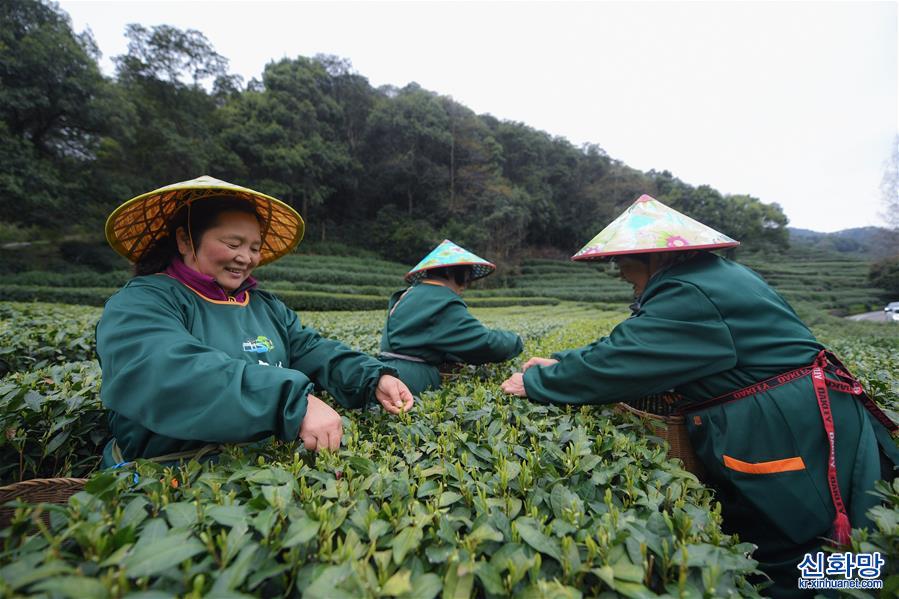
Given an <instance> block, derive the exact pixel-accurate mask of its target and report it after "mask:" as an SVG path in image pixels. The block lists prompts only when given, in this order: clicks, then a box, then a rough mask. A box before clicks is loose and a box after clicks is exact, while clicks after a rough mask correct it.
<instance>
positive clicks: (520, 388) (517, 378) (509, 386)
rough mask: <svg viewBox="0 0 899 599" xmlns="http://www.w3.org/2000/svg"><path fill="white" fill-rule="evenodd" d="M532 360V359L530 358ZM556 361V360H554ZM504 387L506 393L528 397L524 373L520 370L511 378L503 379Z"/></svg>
mask: <svg viewBox="0 0 899 599" xmlns="http://www.w3.org/2000/svg"><path fill="white" fill-rule="evenodd" d="M542 359H543V358H531V360H542ZM529 361H530V360H529ZM553 361H555V360H553ZM502 389H503V391H505V392H506V393H508V394H510V395H517V396H518V397H527V396H528V392H527V391H526V390H525V388H524V375H523V374H521V373H520V372H516V373H515V374H513V375H512V376H510V377H509V378H507V379H506V380H504V381H503V384H502Z"/></svg>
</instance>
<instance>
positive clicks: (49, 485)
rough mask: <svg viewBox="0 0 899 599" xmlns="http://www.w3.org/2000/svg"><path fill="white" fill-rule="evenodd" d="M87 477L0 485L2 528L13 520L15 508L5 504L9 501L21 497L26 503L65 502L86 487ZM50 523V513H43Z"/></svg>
mask: <svg viewBox="0 0 899 599" xmlns="http://www.w3.org/2000/svg"><path fill="white" fill-rule="evenodd" d="M86 482H87V479H86V478H34V479H31V480H23V481H22V482H19V483H14V484H12V485H7V486H5V487H0V528H6V527H7V526H9V523H10V522H11V521H12V517H13V514H14V513H15V508H13V507H9V506H4V505H3V504H5V503H6V502H8V501H14V500H16V499H21V500H22V501H24V502H26V503H58V504H65V503H67V502H68V501H69V497H71V496H72V495H74V494H75V493H77V492H79V491H81V490H82V489H84V483H86ZM43 518H44V522H47V523H49V519H50V516H49V514H48V513H44V515H43Z"/></svg>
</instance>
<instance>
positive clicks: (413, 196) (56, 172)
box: [0, 0, 787, 261]
mask: <svg viewBox="0 0 899 599" xmlns="http://www.w3.org/2000/svg"><path fill="white" fill-rule="evenodd" d="M0 14H2V22H3V23H5V24H6V25H5V26H4V27H3V28H0V159H2V160H3V164H4V169H3V174H2V175H0V200H2V201H0V213H2V216H3V218H4V220H6V221H8V222H14V223H21V224H24V225H40V226H42V227H44V228H46V229H48V230H55V231H59V232H63V233H65V232H70V231H72V230H74V229H76V228H77V229H78V230H79V231H80V232H82V233H83V232H85V231H96V233H97V236H98V237H99V236H101V235H102V221H103V218H104V217H105V215H106V214H108V212H109V211H111V210H112V208H114V207H115V206H116V205H118V204H119V203H121V202H122V201H124V200H125V199H128V198H129V197H131V196H133V195H137V194H138V193H141V192H144V191H147V190H150V189H153V188H155V187H158V186H161V185H165V184H168V183H172V182H175V181H180V180H184V179H191V178H194V177H197V176H199V175H201V174H210V175H213V176H216V177H219V178H222V179H226V180H229V181H234V182H236V183H240V184H244V185H248V186H251V187H254V188H258V189H259V190H260V191H264V192H266V193H269V194H271V195H274V196H276V197H280V198H282V199H283V200H285V201H286V202H288V203H290V204H291V205H293V206H295V207H296V208H297V209H298V210H299V211H300V212H301V213H302V215H303V217H304V218H305V219H306V220H307V223H308V228H307V237H311V238H313V239H318V240H328V241H331V240H336V241H343V242H346V243H349V244H364V245H366V246H368V247H370V248H371V249H374V250H376V251H379V252H380V253H382V254H383V255H386V256H389V257H391V258H395V259H400V260H406V261H408V260H412V259H415V258H416V257H418V256H420V254H421V253H422V252H423V251H425V250H427V249H429V248H430V247H432V246H433V245H435V244H436V243H438V242H439V241H440V240H441V239H443V238H444V237H450V238H452V239H453V240H454V241H456V242H458V243H461V244H463V245H469V246H471V247H473V248H477V249H478V250H479V251H482V252H485V253H487V254H489V255H491V256H495V257H497V258H499V259H507V258H510V257H513V256H515V255H519V254H520V253H521V252H523V251H538V250H539V251H541V252H547V251H549V252H556V253H558V254H560V255H561V254H563V253H571V252H573V251H575V250H576V249H578V248H579V247H580V246H581V245H582V244H583V243H584V242H585V241H587V240H588V239H590V238H591V237H592V236H593V235H594V234H595V233H596V232H597V231H598V230H599V229H601V228H602V227H603V226H605V225H606V224H608V223H609V222H610V221H611V220H612V218H614V217H615V215H617V214H618V213H619V212H620V211H621V210H623V209H624V208H625V207H626V206H627V205H628V204H629V203H630V202H632V201H633V200H634V199H635V198H637V197H638V196H639V195H640V194H642V193H649V194H650V195H654V196H655V197H657V198H658V199H659V200H661V201H663V202H666V203H668V204H669V205H671V206H673V207H675V208H677V209H678V210H681V211H683V212H685V213H686V214H689V215H691V216H693V217H694V218H696V219H698V220H700V221H702V222H704V223H706V224H708V225H710V226H712V227H714V228H716V229H719V230H720V231H722V232H724V233H726V234H727V235H730V236H732V237H734V238H736V239H740V240H742V241H744V242H745V243H748V244H749V245H750V246H754V247H772V248H782V247H785V246H786V244H787V232H786V223H787V219H786V217H785V216H784V214H783V211H782V210H781V208H780V207H779V206H778V205H777V204H765V203H762V202H761V201H759V200H758V199H757V198H753V197H750V196H748V195H734V196H725V195H723V194H721V193H719V192H718V191H716V190H715V189H712V188H711V187H709V186H705V185H702V186H699V187H693V186H691V185H688V184H687V183H684V182H683V181H680V180H679V179H677V178H676V177H674V176H673V175H672V174H671V173H669V172H667V171H663V172H661V173H658V172H655V171H650V172H641V171H639V170H636V169H633V168H631V167H629V166H627V165H626V164H624V163H622V162H621V161H618V160H615V159H613V158H612V157H610V156H608V155H607V154H606V152H605V151H603V149H602V148H601V147H600V146H599V145H596V144H588V145H585V146H582V147H576V146H574V145H573V144H571V143H570V142H569V141H568V140H566V139H563V138H558V137H553V136H551V135H549V134H548V133H546V132H543V131H538V130H535V129H533V128H532V127H529V126H527V125H526V124H523V123H518V122H510V121H503V120H499V119H496V118H494V117H492V116H490V115H478V114H475V113H474V112H473V111H472V110H470V109H469V108H467V107H466V106H464V105H462V104H460V103H459V102H457V101H455V100H453V99H452V98H451V97H447V96H442V95H439V94H436V93H434V92H431V91H428V90H426V89H423V88H421V87H420V86H419V85H417V84H415V83H410V84H408V85H406V86H404V87H402V88H397V87H392V86H385V87H381V88H374V87H372V86H371V85H370V84H369V82H368V80H367V79H366V78H365V77H364V76H363V75H361V74H359V73H357V72H355V71H354V70H353V69H352V66H351V65H350V63H349V61H347V60H345V59H342V58H338V57H334V56H323V55H319V56H315V57H303V56H298V57H296V58H283V59H280V60H276V61H272V62H270V63H269V64H268V65H266V67H265V70H264V72H263V73H262V75H261V79H259V80H256V79H254V80H251V81H250V82H248V83H246V84H244V82H243V81H242V80H241V79H240V77H237V76H235V75H232V74H230V73H229V72H228V61H227V59H226V58H225V57H223V56H221V55H219V54H218V53H217V52H216V51H215V49H214V48H213V47H212V45H211V43H210V42H209V41H208V40H207V39H206V37H205V36H204V35H203V34H202V33H201V32H199V31H194V30H187V31H182V30H179V29H177V28H174V27H170V26H167V25H161V26H156V27H149V28H148V27H145V26H143V25H139V24H132V25H129V26H128V27H127V30H126V35H127V37H128V49H127V52H126V53H125V54H124V55H122V56H117V57H114V63H115V65H116V73H115V75H114V76H113V77H104V76H102V75H101V73H100V70H99V68H98V66H97V58H98V52H97V48H96V46H95V44H94V43H93V40H92V39H91V38H90V36H89V35H85V34H81V35H78V34H75V33H74V32H73V31H72V27H71V22H70V20H69V18H68V16H67V15H66V14H65V13H64V12H62V11H61V10H60V9H59V8H58V7H56V6H55V5H53V4H51V3H47V2H40V1H37V0H11V1H9V2H6V3H3V4H2V8H0Z"/></svg>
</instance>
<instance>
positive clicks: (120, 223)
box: [105, 182, 306, 266]
mask: <svg viewBox="0 0 899 599" xmlns="http://www.w3.org/2000/svg"><path fill="white" fill-rule="evenodd" d="M222 196H227V197H234V198H239V199H243V200H246V201H248V202H251V203H252V204H253V205H254V207H255V209H256V214H257V215H258V216H259V219H260V221H261V229H262V230H261V235H262V246H261V247H260V249H259V256H260V259H259V265H260V266H261V265H263V264H267V263H269V262H273V261H274V260H277V259H278V258H280V257H281V256H283V255H285V254H288V253H290V252H292V251H293V250H294V249H295V248H296V247H297V245H298V244H299V243H300V241H301V240H302V239H303V233H304V231H305V228H306V224H305V223H304V222H303V218H302V217H301V216H300V215H299V213H297V211H296V210H294V209H293V208H291V207H290V206H288V205H287V204H285V203H284V202H282V201H281V200H278V199H277V198H273V197H271V196H268V195H266V194H264V193H260V192H258V191H254V190H252V189H248V188H245V187H240V186H237V185H231V184H226V183H224V182H223V184H221V185H216V184H210V185H202V186H198V185H196V184H191V183H190V182H185V183H184V184H175V185H170V186H167V187H162V188H160V189H156V190H154V191H151V192H148V193H145V194H142V195H139V196H137V197H135V198H132V199H130V200H128V201H127V202H125V203H123V204H122V205H121V206H119V207H118V208H116V209H115V210H114V211H113V212H112V214H110V215H109V218H108V219H106V227H105V229H106V240H107V241H108V242H109V245H110V246H112V249H114V250H115V251H116V252H117V253H118V254H120V255H122V256H124V257H125V258H127V259H128V260H130V261H131V262H137V261H138V260H139V259H140V258H141V256H143V255H144V253H145V252H146V251H147V249H148V248H150V247H151V246H152V245H154V244H155V243H156V242H157V241H159V240H160V239H162V238H163V237H166V236H168V229H167V223H168V221H169V220H170V219H171V218H172V217H173V216H174V215H175V213H177V212H178V210H179V209H180V208H182V207H183V206H187V205H188V204H192V203H194V202H197V201H202V200H204V199H208V198H211V197H222Z"/></svg>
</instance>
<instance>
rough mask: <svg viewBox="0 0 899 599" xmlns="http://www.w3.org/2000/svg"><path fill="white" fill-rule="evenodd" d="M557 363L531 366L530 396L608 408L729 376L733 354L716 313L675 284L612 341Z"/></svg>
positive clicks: (527, 377)
mask: <svg viewBox="0 0 899 599" xmlns="http://www.w3.org/2000/svg"><path fill="white" fill-rule="evenodd" d="M557 356H558V357H559V359H560V361H559V363H558V364H554V365H552V366H544V367H537V366H535V367H533V368H529V369H528V370H526V371H525V373H524V387H525V391H526V392H527V395H528V397H529V398H531V399H533V400H535V401H539V402H548V403H562V404H606V403H614V402H619V401H626V400H630V399H635V398H639V397H642V396H645V395H647V394H650V393H658V392H661V391H666V390H668V389H672V388H674V387H677V386H679V385H682V384H684V383H687V382H690V381H695V380H697V379H701V378H703V377H705V376H709V375H711V374H714V373H717V372H721V371H724V370H728V369H730V368H733V367H734V366H735V365H736V362H737V358H736V350H735V348H734V343H733V339H732V338H731V334H730V330H729V328H728V327H727V325H726V323H725V322H724V321H723V320H722V319H721V316H720V314H719V313H718V310H717V308H716V307H715V306H714V304H712V302H711V301H709V299H708V298H707V297H706V296H705V294H704V293H702V291H701V290H700V289H698V288H697V287H695V286H694V285H691V284H688V283H682V282H679V281H673V282H671V283H669V284H666V285H664V286H662V287H660V288H659V289H658V291H657V292H656V293H655V294H653V297H652V298H650V299H649V300H647V301H646V302H645V304H644V305H643V307H642V308H641V310H640V311H639V312H638V313H637V314H636V315H634V316H632V317H630V318H628V319H627V320H625V321H624V322H622V323H621V324H619V325H618V326H617V327H615V329H613V330H612V333H611V335H609V337H606V338H603V339H600V340H599V341H597V342H594V343H592V344H590V345H587V346H586V347H583V348H581V349H578V350H573V351H568V352H562V353H560V354H557Z"/></svg>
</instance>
